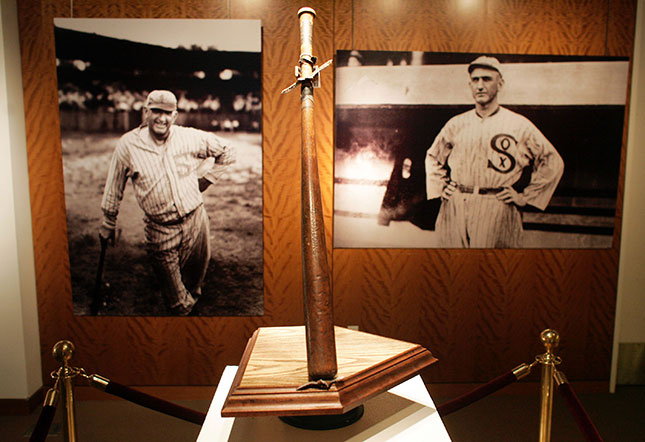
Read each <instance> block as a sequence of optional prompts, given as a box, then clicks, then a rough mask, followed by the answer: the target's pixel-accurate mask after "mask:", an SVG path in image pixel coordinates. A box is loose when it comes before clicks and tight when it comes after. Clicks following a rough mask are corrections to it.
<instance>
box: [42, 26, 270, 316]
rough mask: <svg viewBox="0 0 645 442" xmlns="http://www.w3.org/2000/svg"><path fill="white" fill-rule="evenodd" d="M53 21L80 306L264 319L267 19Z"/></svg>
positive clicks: (77, 309) (125, 312)
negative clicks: (264, 40)
mask: <svg viewBox="0 0 645 442" xmlns="http://www.w3.org/2000/svg"><path fill="white" fill-rule="evenodd" d="M54 25H55V28H54V30H55V42H56V57H57V60H56V62H57V74H58V89H59V90H58V95H59V109H60V124H61V142H62V159H63V169H64V180H65V203H66V211H67V230H68V232H67V233H68V244H69V260H70V274H71V284H72V297H73V305H74V313H75V314H77V315H104V316H108V315H109V316H258V315H262V314H263V305H264V298H263V296H264V288H263V258H262V256H263V244H262V138H261V118H262V110H261V80H260V79H261V39H260V22H259V21H257V20H232V21H231V20H160V19H150V20H147V19H143V20H140V19H136V20H135V19H55V20H54ZM231 35H239V36H240V38H235V39H231V38H230V37H231Z"/></svg>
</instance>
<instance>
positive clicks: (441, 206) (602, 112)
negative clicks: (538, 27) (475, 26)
mask: <svg viewBox="0 0 645 442" xmlns="http://www.w3.org/2000/svg"><path fill="white" fill-rule="evenodd" d="M627 73H628V61H627V59H625V58H616V57H582V56H575V57H573V56H550V55H512V54H472V53H431V52H383V51H355V50H354V51H339V52H338V53H337V61H336V76H335V77H336V103H335V106H336V108H335V112H336V132H335V134H336V140H335V150H334V174H335V175H334V247H336V248H359V247H360V248H388V247H389V248H607V247H611V244H612V241H613V233H614V224H615V222H616V221H615V210H616V199H617V193H618V175H619V165H620V158H621V149H622V133H623V121H624V114H625V102H626V97H627Z"/></svg>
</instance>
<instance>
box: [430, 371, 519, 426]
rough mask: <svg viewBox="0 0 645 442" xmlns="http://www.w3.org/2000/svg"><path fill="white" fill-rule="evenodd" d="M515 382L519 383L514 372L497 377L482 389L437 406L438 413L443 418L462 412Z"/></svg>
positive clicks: (479, 388)
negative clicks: (463, 409) (458, 411)
mask: <svg viewBox="0 0 645 442" xmlns="http://www.w3.org/2000/svg"><path fill="white" fill-rule="evenodd" d="M515 381H517V377H516V376H515V374H513V371H512V370H511V371H509V372H508V373H505V374H503V375H501V376H498V377H496V378H495V379H493V380H492V381H490V382H488V383H487V384H484V385H482V386H481V387H478V388H476V389H474V390H473V391H471V392H470V393H466V394H464V395H461V396H459V397H457V398H455V399H453V400H451V401H448V402H444V403H443V404H441V405H439V406H437V412H438V413H439V414H440V415H441V416H442V417H444V416H447V415H449V414H450V413H452V412H455V411H457V410H461V409H462V408H464V407H466V406H468V405H470V404H472V403H473V402H476V401H478V400H479V399H481V398H483V397H486V396H488V395H489V394H492V393H494V392H496V391H497V390H500V389H502V388H504V387H506V386H507V385H509V384H511V383H513V382H515Z"/></svg>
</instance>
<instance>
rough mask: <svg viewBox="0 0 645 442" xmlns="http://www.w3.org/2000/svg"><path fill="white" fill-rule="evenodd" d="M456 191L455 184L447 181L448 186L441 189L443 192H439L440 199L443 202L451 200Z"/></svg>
mask: <svg viewBox="0 0 645 442" xmlns="http://www.w3.org/2000/svg"><path fill="white" fill-rule="evenodd" d="M456 191H457V183H455V182H454V181H452V180H451V181H448V184H446V187H444V188H443V191H442V192H441V199H444V200H446V201H447V200H449V199H450V198H452V196H453V195H454V193H455V192H456Z"/></svg>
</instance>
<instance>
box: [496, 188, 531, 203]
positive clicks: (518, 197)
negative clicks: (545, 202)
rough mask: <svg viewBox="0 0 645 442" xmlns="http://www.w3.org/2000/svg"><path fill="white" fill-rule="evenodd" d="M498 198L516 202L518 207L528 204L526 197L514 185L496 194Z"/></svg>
mask: <svg viewBox="0 0 645 442" xmlns="http://www.w3.org/2000/svg"><path fill="white" fill-rule="evenodd" d="M495 196H496V197H497V199H498V200H500V201H503V202H505V203H506V204H515V205H516V206H518V207H524V206H526V198H524V195H522V194H521V193H518V192H517V191H516V190H515V189H513V188H512V187H504V190H502V191H501V192H499V193H498V194H496V195H495Z"/></svg>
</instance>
